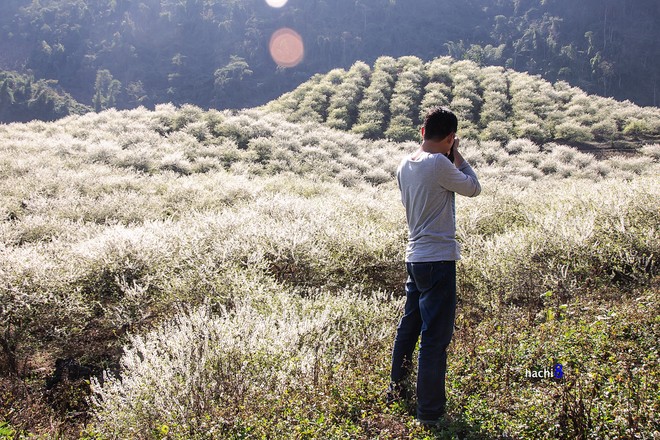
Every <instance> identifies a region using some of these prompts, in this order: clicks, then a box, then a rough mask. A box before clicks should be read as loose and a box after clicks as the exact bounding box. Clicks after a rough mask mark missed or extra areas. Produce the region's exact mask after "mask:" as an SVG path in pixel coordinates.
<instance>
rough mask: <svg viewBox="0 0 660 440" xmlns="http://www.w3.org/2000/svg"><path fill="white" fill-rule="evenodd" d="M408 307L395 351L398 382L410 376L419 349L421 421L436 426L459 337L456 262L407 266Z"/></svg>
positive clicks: (411, 264)
mask: <svg viewBox="0 0 660 440" xmlns="http://www.w3.org/2000/svg"><path fill="white" fill-rule="evenodd" d="M406 266H407V270H408V281H406V307H405V311H404V315H403V318H401V322H400V323H399V327H398V328H397V332H396V339H395V341H394V349H393V350H392V375H391V379H392V382H395V383H401V381H403V380H404V379H405V378H406V377H407V376H408V374H409V373H410V366H411V364H412V356H413V351H414V350H415V346H416V345H417V340H418V339H419V337H420V336H421V341H420V344H419V357H418V360H419V365H418V367H417V418H418V419H420V420H436V419H438V418H440V417H441V416H442V415H443V414H444V412H445V403H446V401H447V397H446V395H445V373H446V371H447V346H448V345H449V342H450V341H451V337H452V335H453V333H454V317H455V314H456V262H455V261H441V262H434V263H407V264H406Z"/></svg>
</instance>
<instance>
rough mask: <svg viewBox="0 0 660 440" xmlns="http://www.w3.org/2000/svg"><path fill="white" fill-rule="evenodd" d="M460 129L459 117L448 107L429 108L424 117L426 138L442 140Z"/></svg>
mask: <svg viewBox="0 0 660 440" xmlns="http://www.w3.org/2000/svg"><path fill="white" fill-rule="evenodd" d="M456 130H458V118H456V115H455V114H454V113H452V111H451V110H449V109H448V108H446V107H433V108H431V109H429V111H428V112H427V113H426V117H425V118H424V139H425V140H440V139H444V138H446V137H447V136H449V133H452V132H453V133H455V132H456Z"/></svg>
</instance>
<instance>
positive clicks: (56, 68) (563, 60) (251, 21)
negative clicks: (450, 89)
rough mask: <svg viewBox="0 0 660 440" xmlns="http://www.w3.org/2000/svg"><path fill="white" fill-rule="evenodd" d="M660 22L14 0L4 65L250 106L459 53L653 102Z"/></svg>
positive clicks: (355, 4) (643, 17) (99, 103)
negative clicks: (396, 61)
mask: <svg viewBox="0 0 660 440" xmlns="http://www.w3.org/2000/svg"><path fill="white" fill-rule="evenodd" d="M659 21H660V3H658V1H657V0H636V1H634V2H633V1H629V0H623V1H622V0H580V1H574V0H463V1H460V2H454V1H450V0H414V1H413V0H360V1H355V0H333V1H327V0H289V1H288V2H287V3H286V4H285V5H284V6H283V7H282V8H271V7H269V6H268V5H267V4H266V2H265V1H264V0H241V1H237V0H3V1H2V2H0V37H1V38H0V70H9V71H17V72H19V73H21V74H32V75H33V76H34V78H35V80H37V81H38V80H41V79H44V80H52V81H57V84H58V86H59V87H60V88H61V90H63V91H65V92H68V93H70V94H71V95H72V96H73V97H74V98H75V99H77V100H78V101H80V102H82V103H83V104H86V105H90V106H92V105H93V106H94V107H95V108H96V109H97V110H100V109H104V108H110V107H117V108H132V107H137V106H139V105H146V106H148V107H152V106H153V105H154V104H156V103H162V102H172V103H174V104H182V103H192V104H195V105H198V106H201V107H217V108H245V107H253V106H255V105H261V104H263V103H265V102H268V101H269V100H271V99H274V98H276V97H277V96H279V95H281V94H282V93H284V92H287V91H290V90H292V89H293V88H295V87H296V86H297V85H299V84H300V83H302V82H303V81H306V80H307V79H309V78H310V77H311V76H312V75H313V74H315V73H322V72H328V71H330V70H332V69H334V68H348V67H350V66H351V65H353V64H354V63H355V62H356V61H357V60H363V61H364V62H366V63H369V64H372V63H373V62H374V61H375V60H376V59H377V58H378V57H379V56H383V55H388V56H394V57H400V56H406V55H414V56H418V57H420V58H421V59H423V60H424V61H430V60H432V59H434V58H436V57H439V56H444V55H450V56H453V57H454V58H456V59H469V60H472V61H474V62H476V63H478V64H479V65H480V66H486V65H500V66H503V67H507V68H511V69H514V70H517V71H527V72H529V73H531V74H540V75H542V76H543V77H544V78H546V79H548V80H549V81H551V82H554V81H556V80H564V81H566V82H568V83H569V84H571V85H573V86H579V87H581V88H582V89H583V90H585V91H587V92H588V93H597V94H600V95H604V96H613V97H615V98H616V99H619V100H624V99H630V100H632V101H633V102H636V103H637V104H639V105H654V106H655V105H657V104H658V96H657V95H658V94H657V89H658V80H659V78H658V75H659V72H660V38H659V35H660V30H658V28H657V26H656V23H658V22H659ZM282 27H289V28H292V29H294V30H295V31H297V32H298V33H299V34H300V35H301V36H302V38H303V41H304V47H305V56H304V59H303V61H302V63H300V64H299V65H297V66H296V67H293V68H278V66H277V65H276V64H275V62H274V61H273V60H272V59H271V57H270V54H269V49H268V43H269V39H270V37H271V35H272V34H273V32H274V31H275V30H277V29H279V28H282ZM1 85H2V84H0V86H1Z"/></svg>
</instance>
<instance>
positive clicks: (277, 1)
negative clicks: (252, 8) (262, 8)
mask: <svg viewBox="0 0 660 440" xmlns="http://www.w3.org/2000/svg"><path fill="white" fill-rule="evenodd" d="M287 1H288V0H266V3H268V6H270V7H271V8H281V7H282V6H284V5H286V2H287Z"/></svg>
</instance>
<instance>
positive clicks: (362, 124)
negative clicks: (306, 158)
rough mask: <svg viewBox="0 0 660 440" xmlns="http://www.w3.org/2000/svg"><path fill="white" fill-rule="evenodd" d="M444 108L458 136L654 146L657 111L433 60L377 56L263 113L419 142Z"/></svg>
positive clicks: (317, 80)
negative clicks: (426, 122) (453, 117)
mask: <svg viewBox="0 0 660 440" xmlns="http://www.w3.org/2000/svg"><path fill="white" fill-rule="evenodd" d="M435 105H445V106H449V107H450V108H451V109H452V110H454V111H455V112H457V114H458V116H459V120H460V124H459V135H461V136H463V137H466V138H472V139H481V140H484V141H488V140H493V141H499V142H506V141H508V140H509V139H512V138H528V139H531V140H533V141H535V142H538V143H540V144H543V143H545V142H549V141H561V142H564V143H569V144H573V145H582V146H585V145H589V144H600V145H601V146H606V147H614V146H617V147H618V148H619V149H620V148H621V147H623V146H625V145H630V143H631V141H632V142H636V143H637V144H640V142H638V141H647V142H648V141H654V142H657V141H658V140H660V109H658V108H652V107H639V106H637V105H635V104H631V103H630V102H620V101H615V100H614V99H611V98H603V97H599V96H595V95H588V94H587V93H585V92H584V91H582V90H581V89H579V88H576V87H571V86H570V85H569V84H567V83H566V82H563V81H559V82H556V83H555V84H554V85H553V84H551V83H550V82H548V81H546V80H544V79H542V78H540V77H538V76H531V75H528V74H525V73H519V72H515V71H512V70H505V69H504V68H502V67H497V66H490V67H479V66H478V65H477V64H476V63H474V62H472V61H469V60H461V61H456V60H454V59H452V58H451V57H440V58H436V59H434V60H433V61H430V62H424V61H422V60H421V59H419V58H417V57H412V56H406V57H401V58H398V59H395V58H392V57H380V58H379V59H378V60H376V62H375V64H374V66H373V68H371V67H369V66H368V65H367V64H365V63H363V62H357V63H355V64H354V65H353V66H352V67H351V68H350V69H348V70H347V71H346V70H343V69H334V70H332V71H330V72H329V73H327V74H325V75H320V74H319V75H315V76H314V77H312V78H311V79H310V80H309V81H307V82H306V83H304V84H302V85H301V86H300V87H298V88H297V89H295V90H294V91H292V92H290V93H287V94H285V95H283V96H282V97H280V98H278V99H277V100H275V101H273V102H271V103H269V104H268V105H267V106H266V108H267V109H268V110H270V111H276V112H280V113H283V114H285V115H287V119H288V120H289V121H291V122H300V121H315V122H322V123H325V124H327V125H329V126H330V127H332V128H337V129H341V130H350V131H352V132H354V133H358V134H361V135H363V136H365V137H367V138H371V139H379V138H388V139H392V140H395V141H406V140H416V139H419V136H420V135H419V126H420V124H421V122H422V120H423V114H424V112H425V111H426V109H428V108H429V107H431V106H435Z"/></svg>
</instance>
